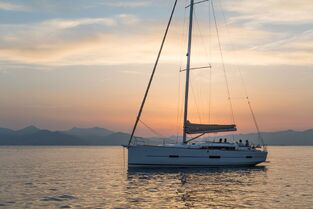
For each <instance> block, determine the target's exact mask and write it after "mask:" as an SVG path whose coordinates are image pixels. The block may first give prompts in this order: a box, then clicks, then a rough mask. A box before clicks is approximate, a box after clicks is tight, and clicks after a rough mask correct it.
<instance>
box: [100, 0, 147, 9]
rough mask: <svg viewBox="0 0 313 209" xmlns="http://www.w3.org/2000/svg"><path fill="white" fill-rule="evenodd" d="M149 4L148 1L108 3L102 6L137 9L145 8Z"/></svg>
mask: <svg viewBox="0 0 313 209" xmlns="http://www.w3.org/2000/svg"><path fill="white" fill-rule="evenodd" d="M150 3H151V2H150V1H148V0H145V1H134V0H133V1H109V2H105V3H104V4H105V5H107V6H111V7H123V8H138V7H146V6H148V5H149V4H150Z"/></svg>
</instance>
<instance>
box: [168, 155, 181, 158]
mask: <svg viewBox="0 0 313 209" xmlns="http://www.w3.org/2000/svg"><path fill="white" fill-rule="evenodd" d="M168 157H170V158H178V157H179V156H178V155H169V156H168Z"/></svg>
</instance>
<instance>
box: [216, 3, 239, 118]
mask: <svg viewBox="0 0 313 209" xmlns="http://www.w3.org/2000/svg"><path fill="white" fill-rule="evenodd" d="M211 6H212V14H213V18H214V24H215V29H216V35H217V40H218V45H219V49H220V56H221V61H222V69H223V72H224V78H225V83H226V88H227V95H228V101H229V106H230V111H231V117H232V121H233V123H234V124H235V116H234V110H233V104H232V101H231V97H230V89H229V82H228V78H227V73H226V68H225V63H224V57H223V52H222V46H221V42H220V36H219V30H218V24H217V21H216V16H215V10H214V4H213V1H212V0H211Z"/></svg>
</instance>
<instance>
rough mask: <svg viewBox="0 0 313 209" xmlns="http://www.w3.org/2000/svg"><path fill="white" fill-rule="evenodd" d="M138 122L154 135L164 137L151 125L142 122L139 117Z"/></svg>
mask: <svg viewBox="0 0 313 209" xmlns="http://www.w3.org/2000/svg"><path fill="white" fill-rule="evenodd" d="M139 122H140V123H141V124H142V125H144V126H145V127H146V128H147V129H148V130H149V131H151V132H152V133H154V134H155V135H156V136H159V137H161V138H164V139H165V138H166V137H165V136H164V135H162V134H161V133H159V132H158V131H156V130H155V129H153V128H152V127H151V126H149V125H148V124H146V123H145V122H143V121H142V120H141V119H139Z"/></svg>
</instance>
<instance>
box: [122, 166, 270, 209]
mask: <svg viewBox="0 0 313 209" xmlns="http://www.w3.org/2000/svg"><path fill="white" fill-rule="evenodd" d="M266 171H267V169H266V167H265V166H256V167H245V168H243V167H241V168H238V167H237V168H163V169H160V168H157V169H154V168H129V169H128V173H127V186H126V190H127V193H128V196H127V200H125V202H128V203H129V205H132V206H133V207H135V208H136V207H139V208H155V207H157V206H158V205H162V206H164V207H168V208H220V207H221V208H225V207H232V208H234V207H240V208H243V207H249V206H250V207H251V205H253V204H254V205H255V202H254V201H257V202H259V201H260V198H262V196H264V192H266V191H265V190H263V188H264V185H265V184H266Z"/></svg>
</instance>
